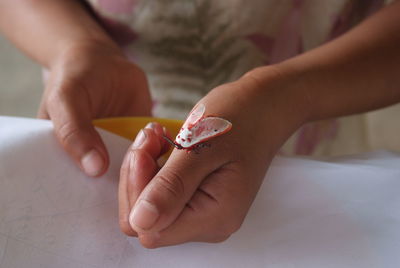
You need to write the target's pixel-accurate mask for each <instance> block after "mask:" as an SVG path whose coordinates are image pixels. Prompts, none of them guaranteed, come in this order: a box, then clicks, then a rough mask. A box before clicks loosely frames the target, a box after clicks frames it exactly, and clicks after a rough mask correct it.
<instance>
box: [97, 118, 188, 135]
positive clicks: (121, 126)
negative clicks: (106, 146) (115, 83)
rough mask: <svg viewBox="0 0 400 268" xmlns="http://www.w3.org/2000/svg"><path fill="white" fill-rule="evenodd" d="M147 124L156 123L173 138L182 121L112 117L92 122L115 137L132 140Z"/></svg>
mask: <svg viewBox="0 0 400 268" xmlns="http://www.w3.org/2000/svg"><path fill="white" fill-rule="evenodd" d="M149 122H158V123H160V124H161V125H162V126H164V127H166V128H167V129H168V131H169V132H170V133H171V137H172V138H174V137H175V136H176V135H177V134H178V132H179V129H180V128H181V126H182V124H183V121H181V120H173V119H165V118H156V117H114V118H104V119H97V120H94V121H93V124H94V125H95V126H96V127H99V128H102V129H104V130H107V131H109V132H112V133H114V134H116V135H119V136H122V137H124V138H127V139H130V140H133V139H135V137H136V135H137V133H138V132H139V131H140V130H141V129H142V128H144V127H145V126H146V125H147V123H149Z"/></svg>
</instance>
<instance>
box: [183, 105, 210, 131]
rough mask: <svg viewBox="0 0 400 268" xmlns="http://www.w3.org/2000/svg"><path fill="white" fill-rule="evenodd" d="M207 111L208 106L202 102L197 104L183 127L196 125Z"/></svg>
mask: <svg viewBox="0 0 400 268" xmlns="http://www.w3.org/2000/svg"><path fill="white" fill-rule="evenodd" d="M205 111H206V106H204V104H202V103H200V104H198V105H196V106H195V107H194V108H193V110H192V111H191V112H190V114H189V116H188V118H187V119H186V121H185V123H184V124H183V128H185V127H187V128H192V127H193V126H194V125H196V124H197V122H199V120H200V119H201V118H202V117H203V115H204V113H205Z"/></svg>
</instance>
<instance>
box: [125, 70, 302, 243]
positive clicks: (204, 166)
mask: <svg viewBox="0 0 400 268" xmlns="http://www.w3.org/2000/svg"><path fill="white" fill-rule="evenodd" d="M272 76H274V75H272ZM270 80H271V81H269V82H266V84H271V85H274V84H275V85H274V87H276V89H273V88H272V89H271V90H267V89H266V88H264V86H260V84H259V83H257V82H255V80H254V79H253V77H251V75H247V76H245V77H243V78H242V79H240V80H238V81H236V82H234V83H230V84H226V85H223V86H220V87H218V88H215V89H214V90H212V91H211V92H210V93H209V94H208V95H207V96H206V97H204V98H203V99H202V100H201V101H200V102H199V103H198V105H197V106H196V107H197V108H196V109H194V112H195V113H194V114H191V115H190V116H189V118H188V119H187V121H186V122H185V124H184V126H183V129H182V130H181V132H180V134H181V136H180V137H177V138H176V139H175V144H176V146H177V147H178V148H177V149H175V150H174V151H173V152H172V154H171V156H170V158H169V159H168V161H167V162H166V164H165V165H164V166H163V167H162V168H161V169H160V168H159V167H158V166H157V162H156V160H157V158H158V157H159V156H160V155H161V154H162V153H164V152H165V150H166V149H165V146H167V144H168V143H167V141H166V140H165V139H164V138H163V136H164V135H167V134H165V133H164V134H163V131H162V127H161V126H160V125H158V124H155V123H154V124H152V125H151V126H148V127H147V128H146V129H144V130H142V131H141V133H140V134H139V135H138V137H137V139H136V141H135V142H134V144H133V145H132V147H131V148H130V150H129V151H128V153H127V155H126V157H125V160H124V163H123V166H122V168H121V178H120V187H119V205H120V225H121V228H122V230H123V231H124V232H125V233H126V234H128V235H137V236H138V237H139V239H140V241H141V243H142V244H143V245H144V246H145V247H149V248H155V247H161V246H167V245H174V244H180V243H184V242H189V241H203V242H219V241H223V240H225V239H226V238H228V237H229V236H230V235H231V234H232V233H234V232H235V231H237V230H238V229H239V227H240V225H241V224H242V222H243V220H244V218H245V216H246V214H247V212H248V210H249V208H250V205H251V203H252V201H253V200H254V198H255V195H256V193H257V191H258V189H259V187H260V184H261V182H262V179H263V178H264V175H265V172H266V170H267V168H268V165H269V163H270V161H271V159H272V157H273V155H274V154H275V153H276V151H277V150H278V148H279V147H280V145H281V144H282V142H283V141H284V140H285V139H286V138H287V137H288V136H289V135H290V134H291V133H292V132H293V131H294V129H295V128H296V127H297V126H298V125H299V124H300V117H299V116H298V115H297V114H295V115H294V116H289V115H290V113H291V112H292V111H293V107H294V106H291V105H288V104H289V103H288V102H285V99H284V98H281V97H278V95H276V92H277V90H279V87H280V85H278V83H275V82H274V81H275V79H272V78H271V79H270ZM266 87H267V86H266ZM271 87H272V86H271ZM201 107H204V112H203V111H202V112H201V113H200V116H199V115H196V113H197V112H198V111H201V109H202V108H201ZM278 109H280V111H279V113H278ZM286 116H288V118H287V120H285V121H284V122H283V120H282V119H285V117H286ZM207 118H219V119H217V121H218V122H228V121H230V123H232V129H231V130H230V131H227V130H229V128H230V123H229V122H228V123H224V124H220V125H218V127H216V128H212V130H214V129H215V130H217V132H218V131H221V130H222V131H221V133H222V132H223V133H222V135H219V136H218V135H217V136H214V135H212V134H210V135H211V136H208V137H206V136H207V135H208V134H209V132H206V133H203V134H205V135H202V136H201V137H202V138H200V139H198V140H197V142H196V143H189V144H187V143H185V142H187V138H188V133H187V131H190V132H191V133H192V135H194V136H191V138H192V139H196V138H198V136H197V135H195V134H194V133H195V132H196V131H195V130H196V128H198V127H199V126H202V125H203V124H204V125H205V126H208V125H209V124H207V123H204V122H203V120H205V119H207ZM221 118H222V120H224V119H225V120H228V121H221ZM207 120H210V119H207ZM211 120H215V119H211ZM217 121H214V122H217ZM201 122H203V123H201ZM215 126H216V125H215V124H213V127H215ZM182 134H183V138H184V139H185V141H183V140H182ZM204 142H205V143H206V144H208V146H207V147H204V148H201V149H200V150H199V153H193V152H190V153H188V152H187V148H189V149H191V148H193V146H196V145H198V144H203V143H204ZM180 147H186V149H185V150H179V149H184V148H180Z"/></svg>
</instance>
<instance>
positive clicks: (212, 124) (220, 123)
mask: <svg viewBox="0 0 400 268" xmlns="http://www.w3.org/2000/svg"><path fill="white" fill-rule="evenodd" d="M231 128H232V123H231V122H229V121H228V120H225V119H223V118H219V117H206V118H203V119H202V120H200V121H199V122H198V123H197V124H196V125H195V126H194V127H193V128H192V133H193V136H192V139H191V145H194V144H197V143H200V142H204V141H206V140H209V139H211V138H213V137H216V136H219V135H222V134H224V133H226V132H228V131H229V130H230V129H231Z"/></svg>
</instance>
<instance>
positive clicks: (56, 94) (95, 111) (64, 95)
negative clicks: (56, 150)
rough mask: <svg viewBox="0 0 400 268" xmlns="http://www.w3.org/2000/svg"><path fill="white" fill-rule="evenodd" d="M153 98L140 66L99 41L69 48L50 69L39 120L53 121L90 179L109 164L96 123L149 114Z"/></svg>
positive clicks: (63, 141)
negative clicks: (96, 121)
mask: <svg viewBox="0 0 400 268" xmlns="http://www.w3.org/2000/svg"><path fill="white" fill-rule="evenodd" d="M150 114H151V97H150V93H149V90H148V85H147V80H146V77H145V75H144V73H143V72H142V70H140V68H138V67H137V66H135V65H134V64H132V63H131V62H129V61H128V60H127V59H126V58H125V57H124V55H123V54H122V52H121V51H120V50H119V49H118V48H117V47H111V46H107V45H103V44H100V43H96V44H79V45H74V46H71V47H70V48H69V49H68V50H66V51H65V52H64V53H63V54H62V55H60V56H59V57H58V58H57V60H55V61H54V63H53V64H52V65H51V67H50V73H49V77H48V80H47V83H46V90H45V93H44V95H43V99H42V102H41V105H40V108H39V113H38V117H39V118H44V119H51V120H52V121H53V124H54V128H55V133H56V136H57V138H58V140H59V142H60V143H61V144H62V146H63V147H64V149H65V150H66V151H67V152H68V153H69V154H70V155H71V157H72V158H73V159H74V160H75V161H76V163H77V164H78V165H79V166H80V168H81V169H82V170H83V171H84V172H85V173H86V174H87V175H89V176H94V177H95V176H100V175H102V174H103V173H104V172H105V171H106V169H107V167H108V164H109V160H108V154H107V151H106V148H105V146H104V144H103V142H102V140H101V138H100V136H99V134H98V133H97V131H96V130H95V129H94V127H93V125H92V123H91V122H92V120H93V119H95V118H101V117H110V116H130V115H137V116H139V115H140V116H149V115H150Z"/></svg>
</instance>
